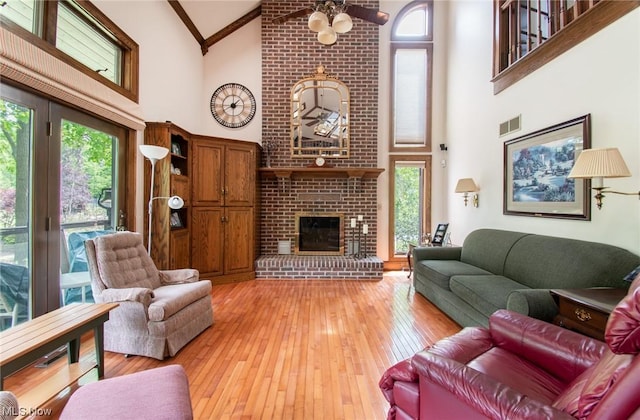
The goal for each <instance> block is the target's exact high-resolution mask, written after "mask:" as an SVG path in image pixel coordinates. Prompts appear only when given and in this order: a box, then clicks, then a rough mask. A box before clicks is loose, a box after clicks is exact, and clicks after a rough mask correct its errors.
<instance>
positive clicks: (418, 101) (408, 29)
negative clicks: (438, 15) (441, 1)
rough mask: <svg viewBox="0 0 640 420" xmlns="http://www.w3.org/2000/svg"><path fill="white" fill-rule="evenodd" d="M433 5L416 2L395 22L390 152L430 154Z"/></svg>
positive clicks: (406, 8)
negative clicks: (422, 152)
mask: <svg viewBox="0 0 640 420" xmlns="http://www.w3.org/2000/svg"><path fill="white" fill-rule="evenodd" d="M432 52H433V2H432V1H414V2H412V3H409V4H408V5H407V6H405V7H404V9H402V10H401V11H400V13H399V14H398V17H397V18H396V20H395V22H394V25H393V29H392V34H391V63H392V68H391V74H392V87H391V92H392V108H391V122H392V123H391V141H392V144H391V148H390V150H391V151H409V149H411V150H412V151H429V150H430V146H431V109H430V108H431V67H432Z"/></svg>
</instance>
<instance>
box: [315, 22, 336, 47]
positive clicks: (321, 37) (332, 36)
mask: <svg viewBox="0 0 640 420" xmlns="http://www.w3.org/2000/svg"><path fill="white" fill-rule="evenodd" d="M337 39H338V34H336V31H334V30H333V28H331V27H329V26H327V27H326V28H325V29H323V30H322V31H320V32H318V41H319V42H320V43H321V44H324V45H331V44H334V43H335V42H336V40H337Z"/></svg>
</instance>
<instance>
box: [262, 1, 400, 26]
mask: <svg viewBox="0 0 640 420" xmlns="http://www.w3.org/2000/svg"><path fill="white" fill-rule="evenodd" d="M317 11H320V12H323V13H325V14H326V15H327V16H329V18H330V19H329V20H330V21H331V19H332V18H333V17H335V16H337V15H338V14H340V13H346V14H348V15H350V16H353V17H357V18H359V19H362V20H365V21H367V22H371V23H375V24H377V25H384V24H385V23H387V21H388V20H389V14H388V13H385V12H381V11H380V10H375V9H369V8H367V7H363V6H358V5H356V4H352V3H349V2H346V1H345V0H316V4H315V5H314V7H305V8H304V9H300V10H296V11H295V12H291V13H288V14H286V15H282V16H279V17H277V18H275V19H273V20H272V23H274V24H277V25H278V24H282V23H285V22H287V21H289V20H291V19H297V18H299V17H302V16H307V15H310V14H312V13H314V12H317Z"/></svg>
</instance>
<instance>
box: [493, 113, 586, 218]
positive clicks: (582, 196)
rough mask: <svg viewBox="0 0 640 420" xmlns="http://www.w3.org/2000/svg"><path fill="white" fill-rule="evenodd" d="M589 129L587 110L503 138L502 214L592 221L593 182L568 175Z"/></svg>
mask: <svg viewBox="0 0 640 420" xmlns="http://www.w3.org/2000/svg"><path fill="white" fill-rule="evenodd" d="M590 132H591V128H590V115H589V114H587V115H583V116H581V117H578V118H574V119H572V120H569V121H565V122H563V123H560V124H556V125H553V126H551V127H547V128H544V129H542V130H538V131H536V132H533V133H530V134H526V135H524V136H521V137H518V138H515V139H512V140H507V141H506V142H504V202H503V213H504V214H507V215H518V216H534V217H552V218H560V219H577V220H591V200H590V199H589V186H590V185H589V184H590V181H589V180H583V179H580V178H576V179H574V178H569V176H568V175H569V173H570V172H571V170H572V168H573V166H574V163H575V159H576V157H579V156H580V154H581V153H582V152H583V151H584V150H587V149H589V148H591V137H590Z"/></svg>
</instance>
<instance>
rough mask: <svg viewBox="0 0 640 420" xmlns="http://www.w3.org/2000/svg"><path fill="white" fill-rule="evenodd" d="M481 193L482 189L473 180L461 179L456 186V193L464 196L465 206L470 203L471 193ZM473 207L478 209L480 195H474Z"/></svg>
mask: <svg viewBox="0 0 640 420" xmlns="http://www.w3.org/2000/svg"><path fill="white" fill-rule="evenodd" d="M476 191H480V188H478V186H477V185H476V183H475V182H474V181H473V178H461V179H459V180H458V184H457V185H456V192H457V193H462V194H464V205H465V206H466V205H467V203H468V202H469V193H472V192H476ZM472 202H473V207H478V204H479V200H478V194H474V195H473V198H472Z"/></svg>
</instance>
